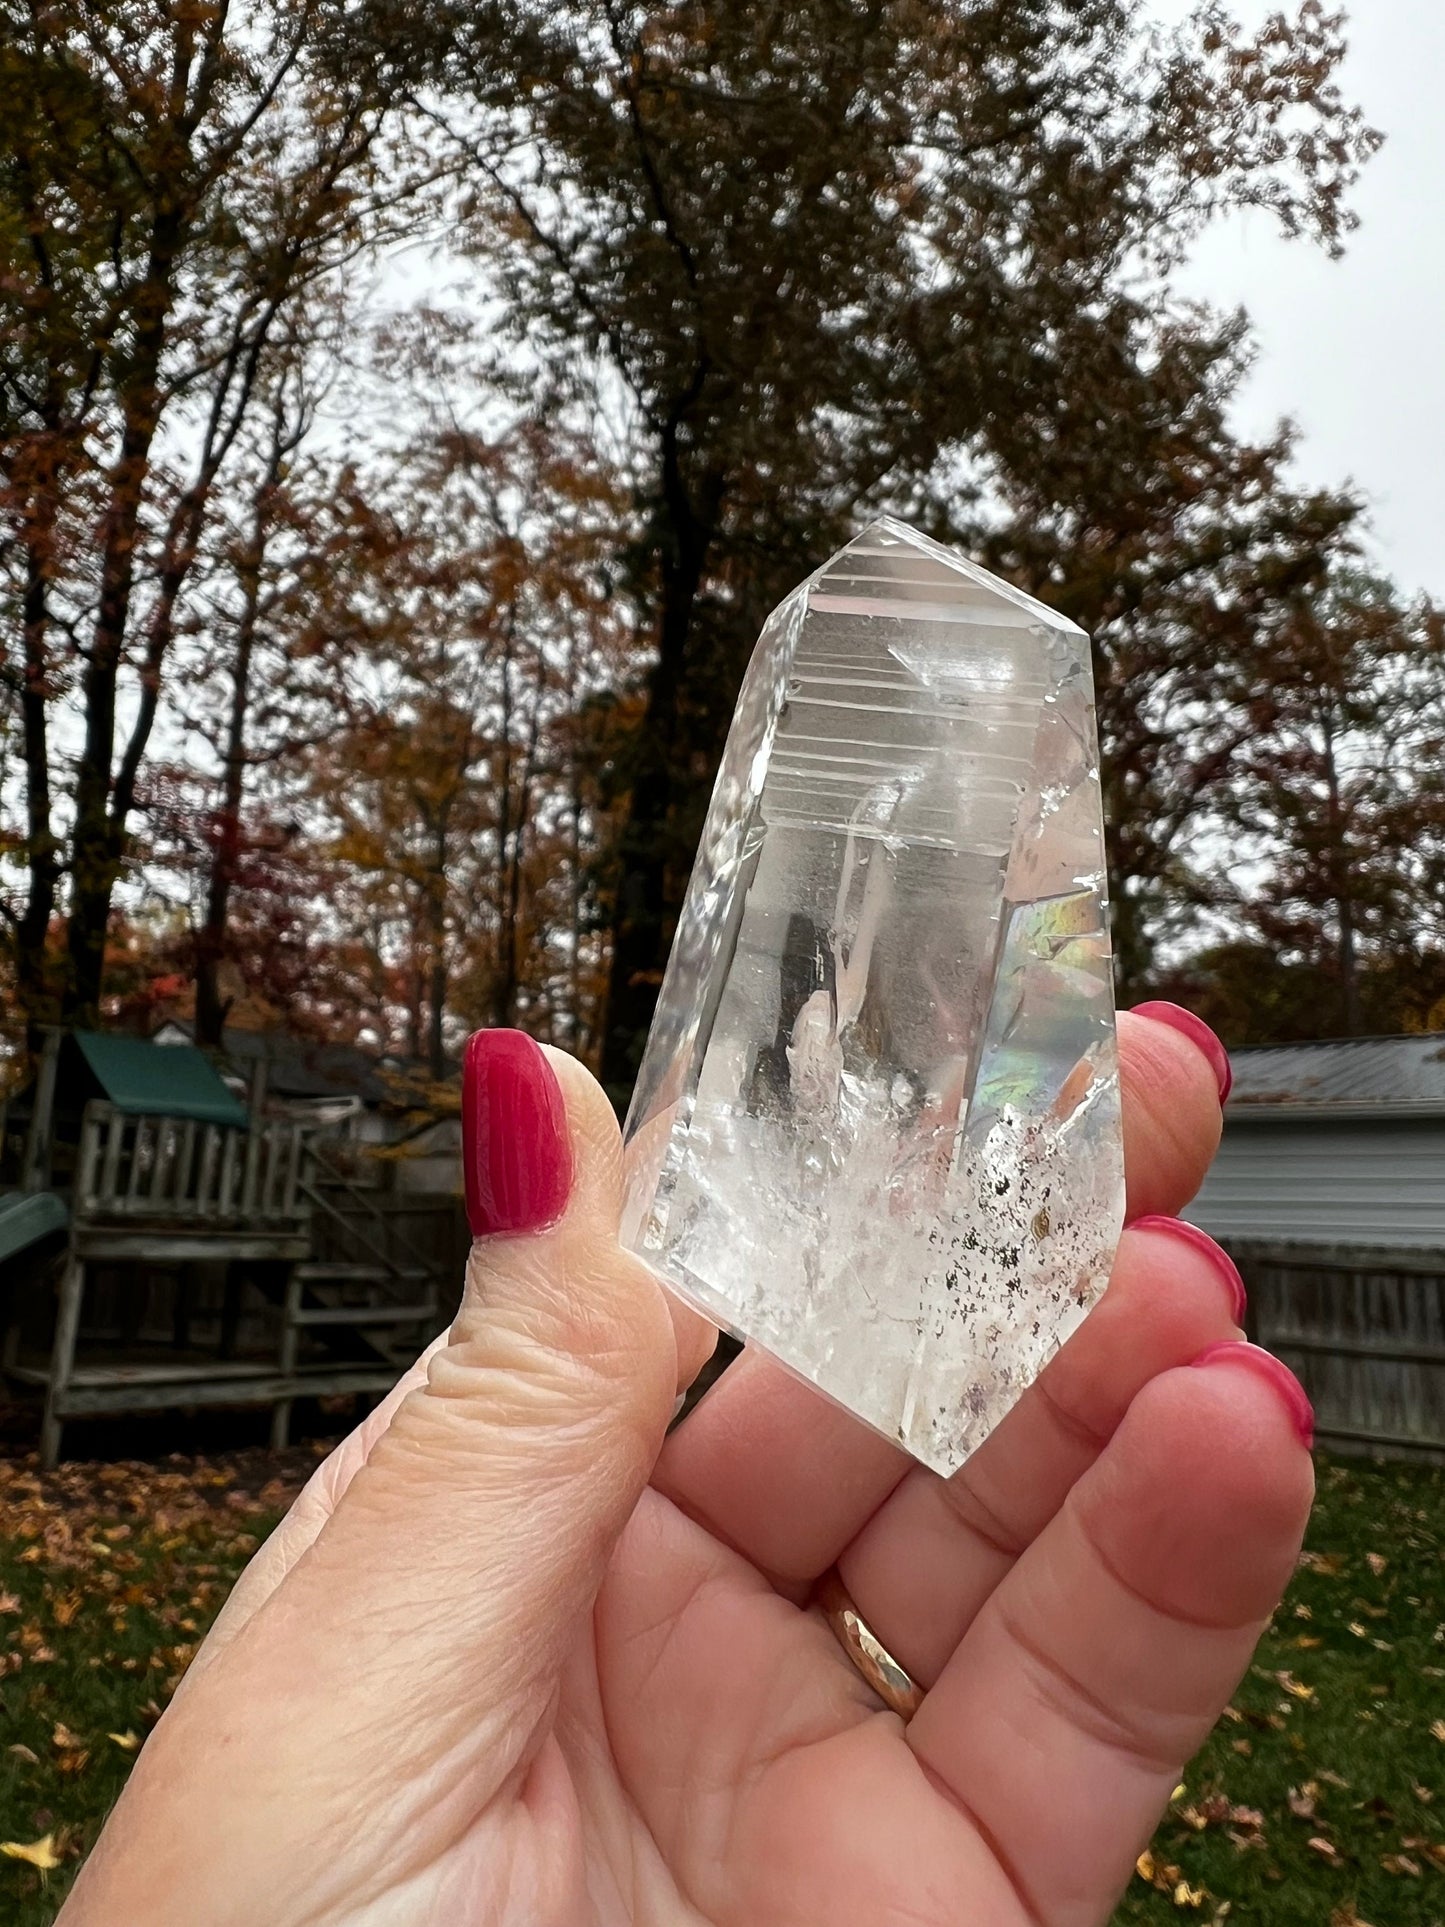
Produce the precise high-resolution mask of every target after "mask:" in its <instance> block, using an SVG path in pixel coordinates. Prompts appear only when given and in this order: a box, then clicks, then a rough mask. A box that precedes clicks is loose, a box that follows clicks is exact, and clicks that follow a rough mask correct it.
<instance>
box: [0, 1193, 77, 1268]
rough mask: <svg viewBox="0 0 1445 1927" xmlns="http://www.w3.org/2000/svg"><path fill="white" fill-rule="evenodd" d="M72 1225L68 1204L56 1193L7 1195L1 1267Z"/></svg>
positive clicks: (0, 1212)
mask: <svg viewBox="0 0 1445 1927" xmlns="http://www.w3.org/2000/svg"><path fill="white" fill-rule="evenodd" d="M69 1223H70V1212H69V1211H68V1210H67V1209H66V1205H65V1200H64V1198H58V1197H56V1195H55V1193H54V1192H53V1191H11V1192H8V1193H7V1194H6V1195H5V1196H4V1197H0V1264H3V1263H4V1262H5V1260H6V1259H7V1258H14V1257H16V1256H17V1255H18V1254H19V1253H20V1252H22V1251H24V1250H25V1249H26V1248H27V1246H29V1245H33V1244H38V1243H39V1242H40V1240H41V1239H42V1238H48V1237H49V1236H50V1234H51V1232H52V1231H64V1229H65V1228H66V1226H67V1225H68V1224H69Z"/></svg>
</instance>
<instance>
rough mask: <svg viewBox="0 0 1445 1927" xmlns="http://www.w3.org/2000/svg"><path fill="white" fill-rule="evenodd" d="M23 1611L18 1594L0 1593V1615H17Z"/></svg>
mask: <svg viewBox="0 0 1445 1927" xmlns="http://www.w3.org/2000/svg"><path fill="white" fill-rule="evenodd" d="M23 1610H24V1608H23V1607H22V1606H21V1604H20V1595H19V1593H17V1592H0V1613H18V1612H22V1611H23Z"/></svg>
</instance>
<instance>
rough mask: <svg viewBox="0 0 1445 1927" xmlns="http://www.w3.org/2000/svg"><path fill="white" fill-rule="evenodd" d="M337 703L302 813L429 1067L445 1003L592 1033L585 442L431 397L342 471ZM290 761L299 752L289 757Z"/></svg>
mask: <svg viewBox="0 0 1445 1927" xmlns="http://www.w3.org/2000/svg"><path fill="white" fill-rule="evenodd" d="M337 496H338V500H349V501H350V503H351V507H350V509H349V510H348V515H349V520H350V524H351V527H352V530H353V534H354V537H355V540H354V541H353V543H352V545H351V547H350V549H349V556H348V567H349V572H350V590H349V593H348V599H347V607H346V608H345V609H337V610H336V611H335V612H334V614H333V618H332V619H333V620H334V621H335V622H336V623H337V625H338V634H339V635H345V636H346V638H347V643H346V646H345V648H344V649H343V650H342V651H341V655H342V656H344V657H345V664H344V669H343V665H342V663H341V661H340V658H338V673H339V674H341V675H343V678H344V679H343V681H342V683H341V684H339V685H338V686H340V687H344V689H345V699H344V700H345V711H344V721H343V723H342V725H341V726H340V727H339V728H337V729H336V730H335V731H334V732H333V733H332V734H331V735H330V736H329V737H328V738H327V740H326V741H325V742H324V743H320V744H317V745H316V746H315V747H314V748H313V750H312V751H311V752H310V754H309V755H308V758H307V761H306V767H305V772H304V777H305V783H306V787H307V792H308V807H307V814H308V817H309V820H310V821H312V822H313V823H314V824H315V825H316V834H317V836H318V837H319V839H320V841H321V843H322V845H323V847H324V848H325V851H326V853H327V857H328V860H329V861H330V862H331V863H332V864H333V865H335V866H336V867H337V869H338V870H339V871H340V872H341V873H342V874H343V875H344V879H345V880H344V882H343V884H342V886H341V899H340V902H339V903H337V904H333V905H332V906H330V915H331V916H332V917H333V918H336V917H338V916H339V917H340V918H341V919H342V920H343V921H345V922H347V923H349V924H350V926H351V927H352V928H353V929H358V928H359V929H366V930H369V931H370V932H371V933H372V935H371V938H370V942H371V944H372V947H373V951H374V954H375V956H376V960H377V968H378V970H379V971H380V972H381V974H383V975H385V974H388V973H390V975H391V977H392V981H393V983H394V985H395V990H396V1001H397V1003H398V1004H399V1006H400V1007H401V1009H402V1010H403V1011H404V1012H405V1026H404V1030H405V1034H404V1038H403V1039H402V1040H401V1041H403V1042H404V1044H405V1046H406V1048H407V1049H408V1050H409V1051H410V1053H411V1054H412V1055H414V1056H417V1057H419V1058H422V1059H424V1060H426V1061H428V1062H429V1063H430V1064H431V1066H432V1068H433V1072H434V1074H435V1075H440V1074H441V1069H442V1066H443V1064H444V1061H445V1058H446V1054H447V1050H448V1048H449V1044H450V1043H451V1042H454V1041H455V1038H454V1036H451V1035H449V1027H448V1026H449V1020H451V1022H452V1024H453V1025H455V1024H456V1023H460V1022H468V1023H491V1024H513V1023H518V1022H525V1023H526V1024H527V1025H528V1027H529V1028H531V1029H533V1030H535V1031H537V1032H538V1033H539V1034H542V1035H551V1036H555V1037H557V1038H558V1039H559V1041H565V1042H567V1043H569V1044H572V1045H574V1046H582V1047H583V1048H585V1047H586V1043H587V1041H588V1039H589V1037H590V1033H591V1031H592V1029H593V1028H595V1024H594V1022H593V1021H592V1019H591V1017H590V1012H589V1007H590V1005H592V1004H594V1003H595V1001H596V995H597V985H596V982H595V975H596V964H595V951H596V947H597V937H596V932H595V928H594V925H595V917H593V915H592V913H591V910H590V907H589V897H590V893H591V891H592V887H593V885H592V874H591V872H592V851H593V849H594V847H595V844H596V841H597V833H598V822H597V811H598V808H599V803H598V796H599V788H598V784H597V781H596V779H595V775H594V774H593V773H592V772H591V771H589V769H588V766H587V755H588V748H589V745H590V744H591V743H592V741H593V740H595V739H594V736H593V733H592V732H591V731H590V730H589V727H588V713H589V709H590V706H591V705H592V704H593V703H594V702H595V703H599V704H602V705H604V706H605V705H606V702H607V699H608V697H609V696H610V692H611V691H612V689H613V686H614V684H615V682H616V680H617V678H618V674H619V662H618V658H617V650H618V646H619V625H618V621H617V611H616V608H615V605H614V601H613V598H612V595H611V593H610V584H609V581H608V579H607V576H606V573H605V570H604V569H603V568H602V566H601V559H602V558H603V557H605V555H606V554H607V553H608V552H609V548H608V545H609V543H610V542H611V541H615V537H616V502H615V490H614V488H613V485H612V482H611V479H610V476H609V475H608V473H607V472H606V470H605V469H604V468H603V467H602V466H601V465H600V464H599V463H598V461H597V459H596V456H595V452H594V451H592V450H591V449H590V448H589V446H588V445H587V444H586V443H585V441H579V440H577V439H576V438H573V437H570V436H566V435H558V434H555V433H553V432H552V431H550V430H547V429H544V428H543V427H542V426H540V425H539V424H538V423H536V422H535V421H532V420H530V419H527V418H523V419H521V420H518V421H514V422H513V423H512V424H511V425H510V426H507V427H499V428H497V429H494V430H483V429H482V428H479V427H475V426H464V425H462V424H461V422H460V421H459V419H458V418H456V417H454V416H451V415H449V413H448V411H447V410H445V409H438V410H437V411H436V412H435V415H434V417H433V419H432V420H431V421H429V422H428V423H427V424H425V426H424V429H423V430H422V432H420V433H419V434H418V436H417V437H416V438H415V439H414V440H413V441H412V442H411V443H409V444H407V445H405V446H400V447H396V448H393V449H392V450H390V451H389V452H387V453H385V454H380V453H377V454H374V455H373V456H372V458H371V460H370V462H369V464H368V465H367V466H366V467H364V468H358V469H357V470H355V471H354V472H352V473H351V474H350V475H349V477H348V478H347V481H346V487H345V489H344V490H339V491H338V492H337ZM298 773H299V772H298Z"/></svg>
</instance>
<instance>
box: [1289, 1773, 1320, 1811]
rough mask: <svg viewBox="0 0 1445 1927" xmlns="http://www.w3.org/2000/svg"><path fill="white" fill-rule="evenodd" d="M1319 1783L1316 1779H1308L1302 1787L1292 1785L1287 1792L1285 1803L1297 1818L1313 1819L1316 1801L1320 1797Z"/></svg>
mask: <svg viewBox="0 0 1445 1927" xmlns="http://www.w3.org/2000/svg"><path fill="white" fill-rule="evenodd" d="M1319 1794H1320V1789H1319V1785H1318V1783H1317V1782H1316V1781H1314V1780H1306V1782H1305V1784H1304V1785H1303V1786H1301V1787H1293V1786H1292V1787H1291V1788H1290V1789H1289V1791H1288V1792H1287V1793H1286V1794H1285V1796H1284V1797H1285V1804H1286V1806H1288V1808H1289V1810H1290V1812H1291V1813H1292V1814H1293V1815H1294V1817H1295V1819H1296V1820H1313V1819H1314V1817H1315V1803H1316V1801H1317V1800H1318V1799H1319Z"/></svg>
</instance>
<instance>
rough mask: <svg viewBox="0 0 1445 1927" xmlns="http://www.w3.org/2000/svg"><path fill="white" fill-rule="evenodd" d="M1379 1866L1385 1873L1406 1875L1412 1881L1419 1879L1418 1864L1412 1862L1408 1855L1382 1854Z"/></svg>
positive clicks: (1419, 1870)
mask: <svg viewBox="0 0 1445 1927" xmlns="http://www.w3.org/2000/svg"><path fill="white" fill-rule="evenodd" d="M1380 1865H1381V1866H1382V1867H1383V1868H1384V1869H1385V1872H1386V1873H1395V1874H1399V1873H1403V1874H1408V1875H1409V1876H1410V1878H1411V1879H1412V1880H1418V1879H1419V1878H1420V1873H1421V1867H1420V1862H1419V1861H1418V1860H1412V1859H1411V1858H1410V1856H1409V1854H1408V1853H1382V1854H1381V1855H1380Z"/></svg>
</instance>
